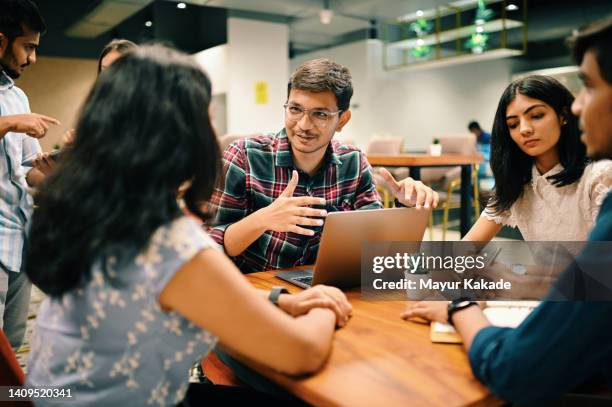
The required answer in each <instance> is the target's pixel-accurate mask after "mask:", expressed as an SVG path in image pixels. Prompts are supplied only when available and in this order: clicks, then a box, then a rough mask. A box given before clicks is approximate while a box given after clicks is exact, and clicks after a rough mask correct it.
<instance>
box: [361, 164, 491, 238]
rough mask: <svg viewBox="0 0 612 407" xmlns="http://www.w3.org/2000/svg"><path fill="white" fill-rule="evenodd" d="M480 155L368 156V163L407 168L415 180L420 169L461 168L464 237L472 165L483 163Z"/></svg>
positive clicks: (469, 222) (467, 225) (467, 226)
mask: <svg viewBox="0 0 612 407" xmlns="http://www.w3.org/2000/svg"><path fill="white" fill-rule="evenodd" d="M483 160H484V159H483V157H482V155H481V154H478V155H457V154H443V155H439V156H433V155H425V154H399V155H368V161H369V162H370V164H371V165H373V166H383V167H408V168H410V176H411V177H412V178H414V179H416V180H418V179H420V178H421V168H422V167H448V166H460V167H461V208H460V219H461V226H460V233H461V237H463V236H465V235H466V233H467V232H468V231H469V230H470V227H471V226H472V220H471V218H472V211H471V210H470V206H471V204H470V196H471V193H472V176H471V175H472V165H474V164H479V163H481V162H482V161H483Z"/></svg>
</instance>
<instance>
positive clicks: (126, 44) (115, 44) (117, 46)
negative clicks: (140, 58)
mask: <svg viewBox="0 0 612 407" xmlns="http://www.w3.org/2000/svg"><path fill="white" fill-rule="evenodd" d="M136 47H138V45H136V44H135V43H133V42H132V41H130V40H125V39H123V38H118V39H114V40H112V41H111V42H109V43H108V44H106V45H105V46H104V48H103V49H102V52H101V53H100V57H99V58H98V75H99V74H100V72H102V59H104V57H105V56H107V55H108V54H109V53H110V52H111V51H117V52H118V53H119V54H121V55H124V54H125V53H126V52H128V51H131V50H133V49H136Z"/></svg>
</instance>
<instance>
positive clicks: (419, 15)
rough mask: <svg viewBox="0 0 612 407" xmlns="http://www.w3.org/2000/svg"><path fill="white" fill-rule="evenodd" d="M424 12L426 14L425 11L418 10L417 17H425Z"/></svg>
mask: <svg viewBox="0 0 612 407" xmlns="http://www.w3.org/2000/svg"><path fill="white" fill-rule="evenodd" d="M423 14H425V13H423V10H417V12H416V15H417V17H423Z"/></svg>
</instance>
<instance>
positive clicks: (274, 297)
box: [268, 287, 289, 306]
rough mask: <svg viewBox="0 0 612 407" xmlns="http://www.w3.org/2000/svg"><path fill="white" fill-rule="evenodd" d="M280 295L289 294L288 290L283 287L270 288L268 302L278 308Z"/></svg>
mask: <svg viewBox="0 0 612 407" xmlns="http://www.w3.org/2000/svg"><path fill="white" fill-rule="evenodd" d="M281 294H289V290H287V289H286V288H285V287H272V290H271V291H270V295H268V300H270V302H271V303H272V304H274V305H276V306H278V297H280V295H281Z"/></svg>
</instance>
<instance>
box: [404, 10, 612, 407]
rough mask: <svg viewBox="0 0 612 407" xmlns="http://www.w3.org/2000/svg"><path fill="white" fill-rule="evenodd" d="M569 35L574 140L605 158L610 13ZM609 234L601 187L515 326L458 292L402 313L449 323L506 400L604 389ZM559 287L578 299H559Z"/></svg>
mask: <svg viewBox="0 0 612 407" xmlns="http://www.w3.org/2000/svg"><path fill="white" fill-rule="evenodd" d="M570 42H571V44H572V50H573V54H574V58H575V60H576V62H577V63H578V64H579V65H580V74H579V75H580V77H581V79H582V81H583V87H582V90H581V91H580V94H579V95H578V96H577V98H576V99H575V101H574V103H573V104H572V112H573V113H574V114H575V115H576V116H577V117H579V119H580V129H581V131H582V136H581V140H582V141H583V142H584V143H585V144H586V152H587V155H588V156H589V157H590V158H591V159H593V160H600V159H610V158H612V19H611V18H608V19H607V20H604V21H600V22H597V23H593V24H592V25H590V26H589V27H586V28H584V29H583V30H581V31H578V32H577V33H576V34H575V35H574V37H573V38H572V39H571V41H570ZM534 114H535V113H534ZM567 119H569V116H567ZM510 120H518V119H514V118H511V119H510ZM494 139H495V135H494ZM564 217H565V218H566V219H567V218H568V216H567V215H564ZM610 241H612V194H610V193H608V195H607V196H606V197H605V200H604V202H603V204H602V206H601V210H600V212H599V216H598V218H597V222H596V223H595V228H594V229H593V231H592V232H591V234H590V236H589V243H588V244H587V246H586V247H585V249H584V250H583V252H582V253H581V254H580V255H579V256H578V258H577V259H576V261H575V262H573V263H572V264H571V265H570V266H569V267H568V268H567V269H566V270H565V271H564V272H563V274H562V275H561V276H560V278H559V280H558V281H557V283H556V284H555V286H554V287H553V289H552V290H551V291H550V293H549V296H548V297H547V299H548V298H549V299H551V300H550V301H548V300H545V301H543V302H542V303H541V304H540V306H538V307H537V308H536V309H535V310H534V311H533V312H532V313H531V314H530V315H529V316H528V317H527V318H526V319H525V320H524V321H523V323H522V324H520V325H519V326H518V327H517V328H515V329H512V328H500V327H493V326H491V325H490V323H489V321H488V320H487V318H486V317H485V316H484V314H483V312H482V310H481V309H480V307H478V306H476V303H474V302H471V301H463V300H459V301H453V302H451V303H450V304H447V303H445V302H442V301H428V302H420V303H417V304H415V305H411V306H409V307H408V309H407V310H406V311H405V312H404V313H403V314H402V318H405V319H408V318H413V317H421V318H426V319H428V320H432V321H441V322H450V323H451V324H454V326H455V328H456V329H457V332H458V333H459V334H460V335H461V337H462V338H463V345H464V346H465V348H466V350H467V351H468V356H469V360H470V364H471V366H472V372H473V373H474V375H475V376H476V378H478V380H480V381H481V382H482V383H484V384H485V385H486V386H487V387H489V389H491V391H492V392H493V393H494V394H495V395H496V396H497V397H499V398H501V399H503V400H506V401H508V402H510V403H512V404H515V403H516V404H517V405H534V406H540V405H544V404H548V403H551V402H552V401H554V400H556V399H559V398H560V397H562V395H563V394H565V393H567V392H569V391H572V390H574V389H576V388H577V387H578V386H580V385H583V384H585V383H591V384H592V383H596V384H599V385H601V384H605V386H607V388H608V389H610V388H611V387H612V330H611V329H610V321H611V320H612V293H611V292H610V286H607V288H605V289H604V290H602V285H601V283H600V282H606V281H607V282H609V281H610V280H609V278H607V279H606V278H605V276H606V275H608V276H609V273H610V267H611V266H612V251H610V250H602V249H601V247H602V246H601V242H610ZM567 287H575V289H574V290H575V291H574V292H572V291H571V289H570V290H569V291H568V290H566V288H567ZM558 293H561V294H562V295H565V296H566V298H569V299H572V298H573V299H576V300H578V301H570V300H558V299H559V297H558V296H557V294H558ZM585 300H587V301H585ZM604 403H605V402H604V401H602V402H601V404H600V405H604ZM576 405H578V404H576ZM598 405H599V404H598Z"/></svg>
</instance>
